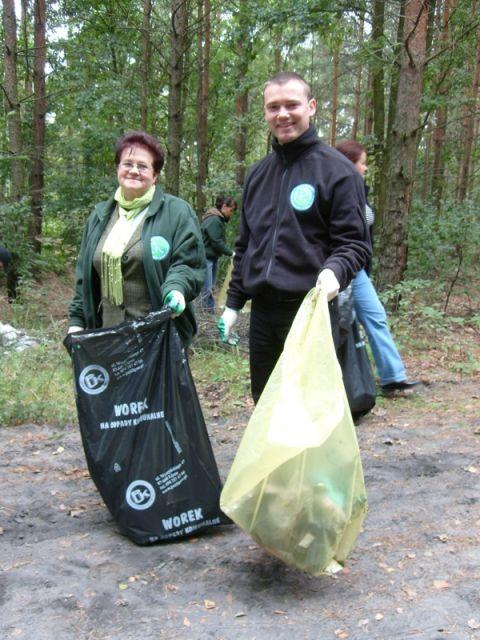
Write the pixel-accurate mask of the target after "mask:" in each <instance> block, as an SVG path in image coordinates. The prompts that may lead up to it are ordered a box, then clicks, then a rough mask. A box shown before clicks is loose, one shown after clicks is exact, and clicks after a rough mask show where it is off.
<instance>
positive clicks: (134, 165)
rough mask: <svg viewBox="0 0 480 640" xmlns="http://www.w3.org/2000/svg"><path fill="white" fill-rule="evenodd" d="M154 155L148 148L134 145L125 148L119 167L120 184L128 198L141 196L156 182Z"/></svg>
mask: <svg viewBox="0 0 480 640" xmlns="http://www.w3.org/2000/svg"><path fill="white" fill-rule="evenodd" d="M153 161H154V157H153V155H152V154H151V153H150V151H149V150H148V149H146V148H145V147H141V146H139V145H134V146H132V147H128V148H126V149H124V150H123V152H122V155H121V156H120V163H119V165H118V167H117V179H118V184H119V185H120V187H121V188H122V192H123V195H124V197H125V198H126V199H127V200H133V199H134V198H140V197H141V196H143V195H144V194H145V193H146V192H147V191H148V190H149V189H150V187H151V186H152V185H153V184H155V183H156V181H157V175H158V174H156V173H155V171H154V169H153Z"/></svg>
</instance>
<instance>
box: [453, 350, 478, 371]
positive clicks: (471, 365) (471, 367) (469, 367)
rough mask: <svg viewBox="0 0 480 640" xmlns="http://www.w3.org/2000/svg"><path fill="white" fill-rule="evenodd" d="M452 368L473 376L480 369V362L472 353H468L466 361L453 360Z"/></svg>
mask: <svg viewBox="0 0 480 640" xmlns="http://www.w3.org/2000/svg"><path fill="white" fill-rule="evenodd" d="M450 368H451V369H453V370H454V371H457V372H458V373H462V374H463V375H467V376H471V375H475V374H476V373H478V372H479V371H480V362H479V361H478V360H477V359H476V358H475V357H474V356H473V355H472V354H471V353H467V360H466V361H463V362H452V363H451V365H450Z"/></svg>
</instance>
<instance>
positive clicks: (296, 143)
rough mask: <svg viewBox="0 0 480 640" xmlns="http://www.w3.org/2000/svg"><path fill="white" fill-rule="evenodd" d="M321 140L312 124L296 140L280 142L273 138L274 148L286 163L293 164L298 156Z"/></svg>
mask: <svg viewBox="0 0 480 640" xmlns="http://www.w3.org/2000/svg"><path fill="white" fill-rule="evenodd" d="M319 142H321V140H320V138H319V137H318V134H317V130H316V128H315V127H314V125H313V124H311V125H310V126H309V127H308V129H307V130H306V131H304V132H303V133H302V134H301V135H300V136H298V138H296V139H295V140H292V142H287V143H286V144H280V143H279V142H278V140H277V139H276V138H273V142H272V148H273V151H274V152H275V153H276V154H277V155H278V156H279V157H280V158H281V160H282V161H283V162H284V163H285V164H291V163H292V162H294V161H295V160H296V159H297V158H298V156H300V155H301V154H302V153H304V152H305V151H306V150H307V149H309V148H310V147H312V146H313V145H314V144H318V143H319Z"/></svg>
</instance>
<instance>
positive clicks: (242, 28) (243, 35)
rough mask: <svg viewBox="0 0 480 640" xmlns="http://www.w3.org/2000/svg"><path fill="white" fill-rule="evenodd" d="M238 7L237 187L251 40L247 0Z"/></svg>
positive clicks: (241, 174) (240, 183) (241, 176)
mask: <svg viewBox="0 0 480 640" xmlns="http://www.w3.org/2000/svg"><path fill="white" fill-rule="evenodd" d="M238 6H239V9H238V14H237V15H238V33H237V39H236V44H235V51H236V54H237V58H238V62H237V79H236V83H235V84H236V86H237V87H238V91H237V96H236V98H235V120H236V126H237V130H236V133H235V162H236V169H235V182H236V183H237V185H238V187H239V188H242V187H243V183H244V180H245V169H246V167H245V158H246V155H247V123H246V117H247V114H248V84H247V74H248V68H249V66H250V57H251V48H252V45H251V42H250V40H249V39H248V37H247V34H248V15H247V11H248V0H240V1H239V5H238Z"/></svg>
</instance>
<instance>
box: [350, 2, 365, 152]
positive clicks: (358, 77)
mask: <svg viewBox="0 0 480 640" xmlns="http://www.w3.org/2000/svg"><path fill="white" fill-rule="evenodd" d="M364 29H365V17H364V15H363V13H362V15H361V17H360V24H359V28H358V30H359V38H358V46H359V48H360V49H361V48H362V46H363V33H364ZM362 72H363V64H362V63H361V62H357V66H356V68H355V102H354V104H353V122H352V138H353V140H356V139H357V136H358V129H359V122H360V102H361V99H362Z"/></svg>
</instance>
